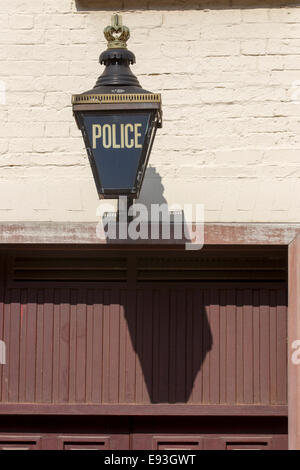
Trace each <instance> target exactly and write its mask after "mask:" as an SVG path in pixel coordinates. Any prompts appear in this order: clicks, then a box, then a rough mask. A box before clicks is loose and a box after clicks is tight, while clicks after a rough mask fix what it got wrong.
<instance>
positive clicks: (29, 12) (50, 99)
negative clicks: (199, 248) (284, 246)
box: [0, 0, 300, 222]
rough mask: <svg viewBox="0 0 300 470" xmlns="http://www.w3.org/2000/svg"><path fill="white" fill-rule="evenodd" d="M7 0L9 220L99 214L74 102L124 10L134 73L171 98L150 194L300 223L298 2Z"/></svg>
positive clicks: (1, 179)
mask: <svg viewBox="0 0 300 470" xmlns="http://www.w3.org/2000/svg"><path fill="white" fill-rule="evenodd" d="M0 3H2V5H1V10H0V60H1V68H0V85H1V84H3V83H4V84H5V86H6V90H7V91H6V102H5V104H0V120H1V126H0V220H1V221H9V220H22V221H25V220H35V221H38V220H57V221H94V220H96V208H97V206H98V205H99V201H98V197H97V194H96V190H95V186H94V182H93V178H92V174H91V170H90V168H89V164H88V160H87V157H86V154H85V150H84V146H83V142H82V139H81V135H80V133H79V131H78V129H77V128H76V125H75V122H74V120H73V117H72V112H71V105H70V99H71V94H72V93H80V92H82V91H85V90H87V89H89V88H91V87H92V86H93V85H94V84H95V81H96V79H97V77H98V76H99V75H100V73H101V72H102V70H103V69H102V68H101V67H100V66H99V64H98V57H99V54H100V52H101V51H102V50H104V49H105V41H104V37H103V34H102V31H103V28H104V26H106V24H108V22H109V20H110V15H111V12H112V11H118V12H119V11H120V10H122V14H123V19H124V23H125V24H126V25H128V26H129V27H130V29H131V39H130V41H129V47H130V49H131V50H132V51H133V52H134V53H135V54H136V57H137V64H136V66H134V68H133V71H134V73H135V74H137V75H138V77H139V80H140V82H141V84H142V85H143V86H144V87H145V88H148V89H149V90H151V91H157V92H161V93H162V96H163V106H164V107H163V109H164V126H163V129H162V130H159V131H158V134H157V138H156V141H155V145H154V149H153V153H152V155H151V160H150V166H151V167H150V168H149V171H148V172H147V177H146V180H145V182H144V188H143V191H142V194H141V201H147V202H150V201H151V200H154V201H155V202H158V200H161V201H163V200H166V201H168V202H169V203H170V204H174V203H180V204H184V203H189V202H193V203H197V202H198V203H203V204H204V205H205V219H206V221H214V222H299V216H300V202H299V201H300V198H299V196H300V7H298V6H297V2H294V3H293V2H290V3H289V4H288V3H286V6H283V7H279V6H278V5H277V3H276V2H273V4H272V5H273V6H272V7H268V6H264V4H263V2H262V3H261V5H260V8H253V7H252V6H251V4H250V3H251V2H250V1H249V0H242V1H241V2H238V6H237V7H236V8H235V7H229V6H228V5H229V2H226V0H220V1H217V0H215V1H211V0H208V1H207V2H206V3H205V6H203V7H202V8H201V7H200V3H201V2H200V1H198V0H161V1H159V0H141V1H138V0H123V1H122V0H112V1H110V2H107V1H104V0H77V1H76V2H75V0H10V1H4V0H2V1H1V0H0ZM108 3H109V8H110V10H109V9H108ZM288 5H289V6H288ZM297 81H298V84H297ZM0 90H1V86H0ZM2 101H3V100H2V99H1V97H0V103H2Z"/></svg>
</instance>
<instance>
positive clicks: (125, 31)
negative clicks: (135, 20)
mask: <svg viewBox="0 0 300 470" xmlns="http://www.w3.org/2000/svg"><path fill="white" fill-rule="evenodd" d="M104 36H105V37H106V39H107V48H108V49H116V48H118V49H120V48H121V49H126V48H127V45H126V42H127V41H128V39H129V37H130V31H129V28H127V26H123V24H122V16H121V15H117V14H114V15H112V17H111V25H110V26H106V28H104Z"/></svg>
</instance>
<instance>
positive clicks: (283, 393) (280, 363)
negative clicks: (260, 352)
mask: <svg viewBox="0 0 300 470" xmlns="http://www.w3.org/2000/svg"><path fill="white" fill-rule="evenodd" d="M276 293H277V308H276V315H277V356H276V366H277V375H276V390H277V397H276V401H277V403H279V404H282V403H286V402H287V361H288V358H287V354H288V342H287V329H288V319H287V309H286V304H287V292H286V290H285V289H278V290H277V292H276ZM283 377H284V378H285V380H283V379H282V378H283Z"/></svg>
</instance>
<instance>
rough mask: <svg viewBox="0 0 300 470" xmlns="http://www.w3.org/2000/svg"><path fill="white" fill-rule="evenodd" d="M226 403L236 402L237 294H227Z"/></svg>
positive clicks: (230, 292) (230, 291) (231, 291)
mask: <svg viewBox="0 0 300 470" xmlns="http://www.w3.org/2000/svg"><path fill="white" fill-rule="evenodd" d="M226 320H227V329H226V333H227V334H226V403H229V404H234V403H235V401H236V361H237V357H236V292H235V291H234V290H233V289H230V290H229V291H228V292H227V307H226Z"/></svg>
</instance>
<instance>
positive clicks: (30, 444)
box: [0, 434, 42, 450]
mask: <svg viewBox="0 0 300 470" xmlns="http://www.w3.org/2000/svg"><path fill="white" fill-rule="evenodd" d="M41 442H42V438H41V436H36V435H27V436H24V435H12V434H0V450H39V449H41Z"/></svg>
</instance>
